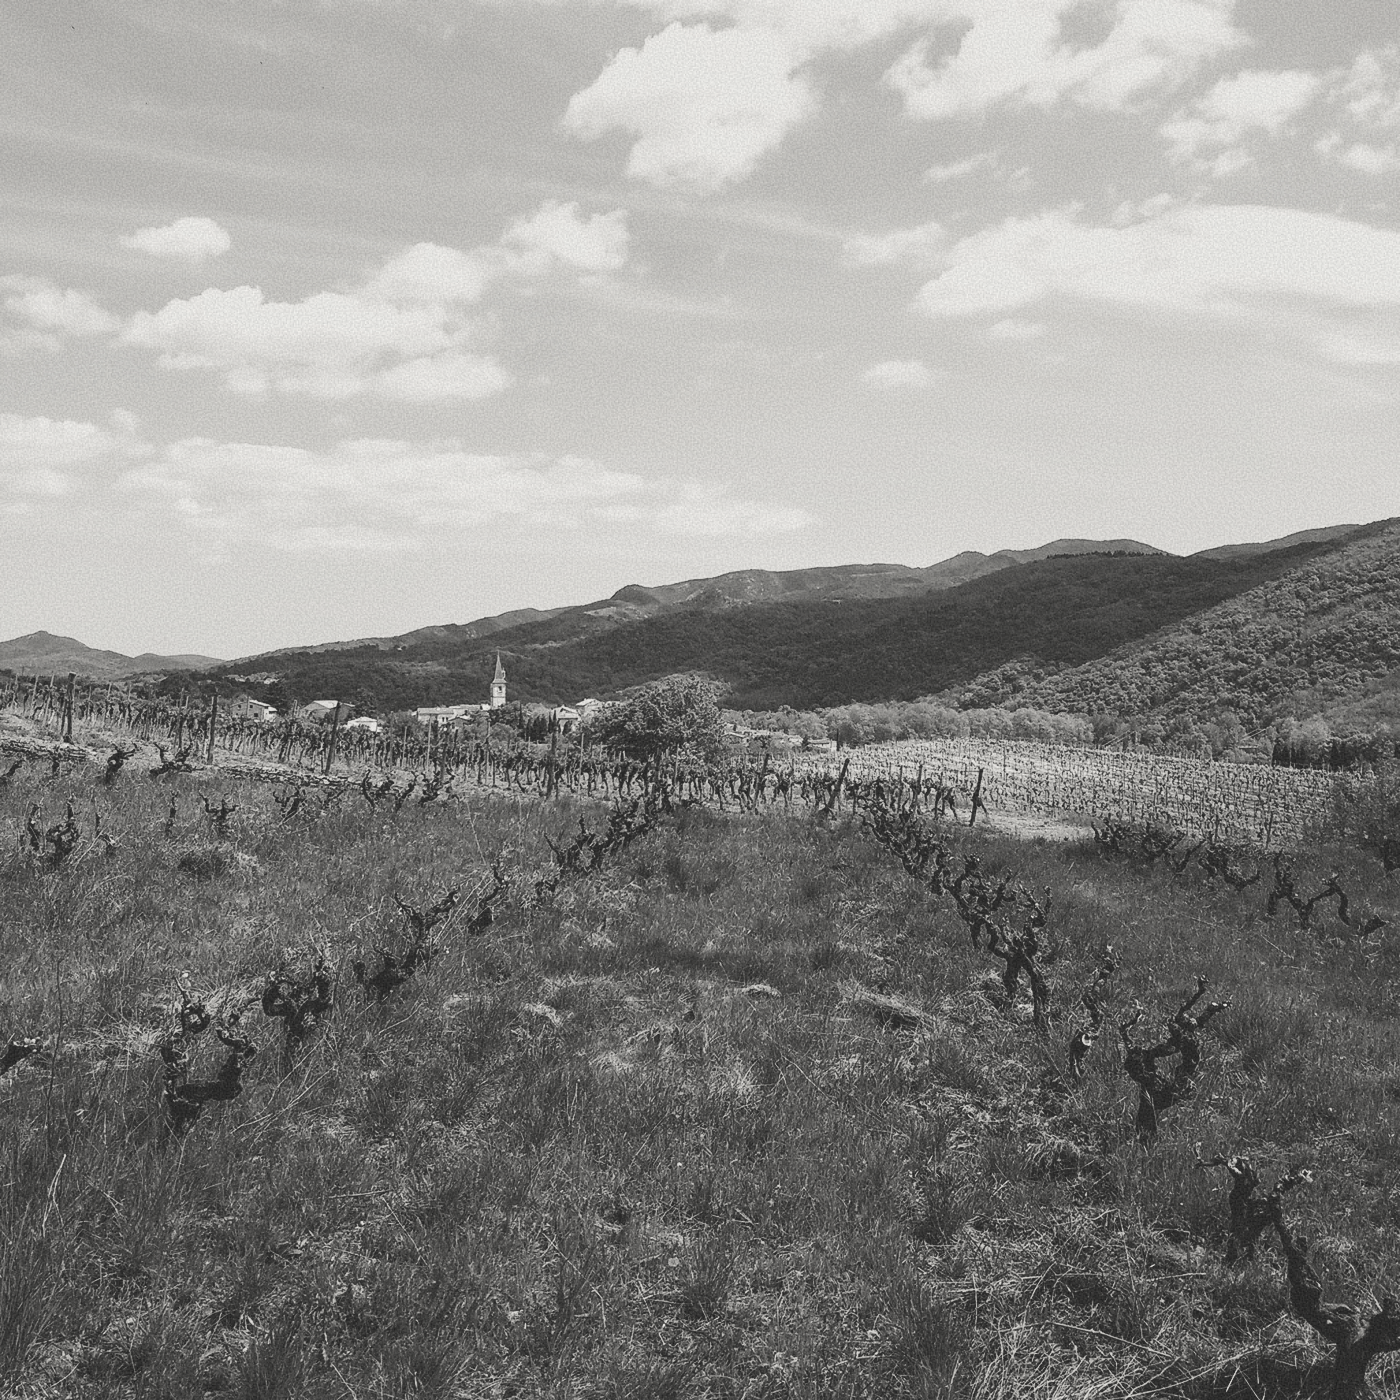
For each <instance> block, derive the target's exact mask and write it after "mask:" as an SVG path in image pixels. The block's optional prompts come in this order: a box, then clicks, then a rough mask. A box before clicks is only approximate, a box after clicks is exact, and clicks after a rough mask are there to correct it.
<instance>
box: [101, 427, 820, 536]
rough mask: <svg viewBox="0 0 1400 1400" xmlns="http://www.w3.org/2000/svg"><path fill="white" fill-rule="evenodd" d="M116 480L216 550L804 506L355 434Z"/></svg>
mask: <svg viewBox="0 0 1400 1400" xmlns="http://www.w3.org/2000/svg"><path fill="white" fill-rule="evenodd" d="M122 485H123V488H124V489H125V491H126V492H128V493H129V494H132V495H135V496H137V497H140V498H144V499H147V500H153V501H158V502H161V503H163V505H164V508H165V509H166V510H167V511H168V512H169V513H170V514H171V516H172V517H174V518H175V519H177V520H179V521H181V522H183V523H184V524H185V525H186V526H187V527H188V528H190V529H192V530H194V531H196V532H197V533H198V534H200V535H201V536H203V537H204V538H205V539H207V540H209V541H211V542H213V543H216V544H218V543H232V542H236V541H247V540H252V539H256V540H259V541H261V542H263V543H265V544H268V545H270V546H271V547H273V548H276V549H282V550H289V551H308V550H370V551H383V550H391V549H417V548H421V547H423V546H424V545H425V544H427V543H428V542H429V541H431V540H433V539H435V538H440V537H441V536H442V535H443V534H451V533H454V532H461V531H464V530H471V529H475V528H479V527H481V526H483V525H495V524H499V523H502V522H511V521H513V522H516V523H518V524H522V525H525V526H528V527H531V528H536V529H540V528H553V529H566V530H568V529H573V530H576V529H581V528H585V527H587V528H593V529H597V528H599V527H600V526H601V525H604V524H606V523H609V522H612V523H626V524H628V525H632V526H639V527H642V528H647V529H652V530H656V531H659V532H661V533H667V534H707V535H719V534H724V535H752V534H768V533H772V532H774V531H782V530H791V529H797V528H800V527H801V526H802V525H805V524H808V523H809V522H810V517H809V516H808V515H807V514H806V513H805V512H803V511H800V510H795V509H792V508H788V507H782V506H773V505H770V504H767V503H764V502H760V501H751V500H745V499H742V498H737V497H734V496H732V495H731V494H730V493H729V492H728V491H727V490H726V489H725V488H723V487H713V486H704V485H701V484H698V483H694V482H680V483H667V482H660V481H654V480H648V479H646V478H644V477H642V476H640V475H638V474H636V473H633V472H626V471H618V470H616V469H614V468H610V467H607V466H604V465H602V464H600V463H598V462H594V461H591V460H589V459H587V458H583V457H575V456H564V457H529V456H493V455H484V454H480V453H472V452H468V451H466V450H465V448H463V446H462V445H461V444H460V443H457V442H454V441H445V442H430V443H413V442H406V441H398V440H389V439H354V440H350V441H346V442H342V443H340V444H339V445H337V446H336V447H334V448H332V449H330V450H329V451H324V452H314V451H310V450H308V449H305V448H299V447H287V446H280V445H272V444H259V443H224V442H217V441H214V440H211V439H206V438H190V439H186V440H184V441H181V442H176V443H173V444H171V445H170V446H169V447H167V448H166V449H165V450H164V451H163V452H161V453H160V454H159V455H157V456H154V457H152V458H151V459H150V460H149V461H147V462H145V463H142V464H141V465H139V466H137V467H134V468H132V469H131V470H129V471H128V472H127V473H126V474H125V476H124V478H123V482H122Z"/></svg>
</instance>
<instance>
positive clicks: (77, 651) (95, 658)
mask: <svg viewBox="0 0 1400 1400" xmlns="http://www.w3.org/2000/svg"><path fill="white" fill-rule="evenodd" d="M224 664H225V663H224V662H223V660H222V659H221V658H219V657H216V656H202V655H200V654H198V653H193V652H191V653H183V654H179V655H174V656H162V655H159V654H157V653H155V652H150V651H145V652H141V653H140V654H139V655H137V656H127V655H126V654H125V653H124V652H120V651H106V650H104V649H102V648H100V647H90V646H88V645H87V644H86V643H84V642H80V641H78V639H77V638H76V637H64V636H60V635H58V634H57V633H54V632H45V631H43V630H42V629H41V630H40V631H38V632H26V633H25V634H24V635H23V636H22V637H11V638H10V639H9V640H8V641H4V642H0V667H4V668H5V669H6V670H9V671H16V672H18V671H23V672H26V673H27V672H31V671H32V672H35V673H36V674H37V673H42V672H45V671H48V672H51V673H55V674H67V673H68V672H69V671H74V672H77V673H79V674H81V675H88V676H93V677H95V678H96V679H98V680H120V679H122V678H124V677H126V676H136V675H146V674H151V673H154V672H157V671H202V670H207V669H209V668H210V667H213V666H222V665H224Z"/></svg>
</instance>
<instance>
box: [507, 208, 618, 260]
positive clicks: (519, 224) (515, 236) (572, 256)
mask: <svg viewBox="0 0 1400 1400" xmlns="http://www.w3.org/2000/svg"><path fill="white" fill-rule="evenodd" d="M501 242H502V244H504V245H505V246H506V247H507V248H510V249H514V250H517V251H518V252H519V254H520V255H521V257H522V258H524V259H526V260H527V263H526V265H528V266H539V267H540V270H541V271H547V270H548V269H549V267H550V266H551V264H553V263H555V262H557V263H561V264H563V265H564V266H565V267H571V268H577V269H578V270H579V271H581V272H615V271H617V269H618V268H620V267H621V266H622V265H623V264H624V263H625V262H626V261H627V251H628V242H629V235H628V231H627V214H626V211H624V210H622V209H614V210H613V212H612V213H611V214H594V215H593V217H592V218H590V219H584V218H582V217H581V216H580V215H579V208H578V205H577V203H572V204H561V203H559V202H558V201H556V200H548V201H546V202H545V203H544V204H543V205H542V206H541V207H540V209H539V210H538V211H537V212H536V213H535V214H533V215H532V216H531V217H530V218H528V219H518V220H517V221H516V222H515V223H513V224H512V225H511V226H510V227H509V228H508V229H507V230H506V231H505V233H504V234H503V235H502V237H501ZM541 259H542V260H543V263H542V264H541V262H540V260H541Z"/></svg>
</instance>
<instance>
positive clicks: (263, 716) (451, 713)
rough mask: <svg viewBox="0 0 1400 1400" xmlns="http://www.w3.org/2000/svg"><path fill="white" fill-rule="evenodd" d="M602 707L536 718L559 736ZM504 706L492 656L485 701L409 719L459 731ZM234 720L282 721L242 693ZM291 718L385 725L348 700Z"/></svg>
mask: <svg viewBox="0 0 1400 1400" xmlns="http://www.w3.org/2000/svg"><path fill="white" fill-rule="evenodd" d="M602 704H603V702H602V701H601V700H597V699H594V698H592V697H591V696H590V697H589V698H587V699H584V700H579V701H576V702H575V703H574V704H572V705H555V706H540V707H539V711H540V716H541V717H542V718H543V719H545V720H546V721H547V722H548V724H549V725H550V727H551V728H552V729H553V730H555V731H557V732H558V733H561V734H568V733H572V732H573V731H575V730H577V729H578V728H579V727H580V726H581V725H582V724H584V723H585V722H586V721H587V720H588V718H589V716H590V715H592V714H594V713H595V712H596V711H597V710H598V709H599V708H600V707H601V705H602ZM505 706H506V669H505V665H504V663H503V662H502V661H501V655H500V653H499V652H497V653H496V669H495V673H494V674H493V675H492V677H491V686H490V696H489V699H487V700H484V701H481V702H479V703H472V702H464V703H462V704H455V705H423V706H420V707H419V708H417V709H415V710H413V711H412V712H411V713H412V716H413V718H414V719H415V720H416V721H417V722H418V723H419V724H421V725H424V726H425V727H428V728H435V729H437V730H439V731H442V730H446V729H450V728H460V727H461V726H463V725H465V724H467V723H468V722H469V721H471V720H473V719H475V718H477V717H478V716H480V715H484V714H490V713H491V712H492V711H494V710H502V709H504V708H505ZM228 713H229V714H230V715H232V716H233V717H234V718H235V719H244V720H252V721H253V722H254V723H257V724H273V723H275V722H276V721H278V720H279V719H282V718H284V716H283V715H282V714H280V713H279V711H278V710H277V707H276V706H275V705H272V704H270V703H269V702H267V701H265V700H258V699H256V698H255V697H254V696H252V695H249V694H248V693H247V692H246V691H244V692H242V693H240V694H239V695H237V696H236V697H235V698H234V699H233V700H232V701H231V702H230V703H229V706H228ZM295 717H296V718H298V719H302V720H307V721H310V722H311V723H313V724H330V725H335V726H336V727H338V728H340V729H345V730H364V731H365V732H367V733H370V734H378V733H381V732H382V731H383V728H384V723H385V721H384V720H383V719H381V718H380V717H378V716H375V715H357V714H356V713H355V706H354V705H352V704H351V703H350V702H349V701H348V700H311V701H308V702H307V703H306V704H304V705H300V706H298V707H297V709H296V711H295Z"/></svg>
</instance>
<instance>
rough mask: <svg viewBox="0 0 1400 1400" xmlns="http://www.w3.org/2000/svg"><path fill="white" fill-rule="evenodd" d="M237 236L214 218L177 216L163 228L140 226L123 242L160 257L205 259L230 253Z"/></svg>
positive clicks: (142, 251)
mask: <svg viewBox="0 0 1400 1400" xmlns="http://www.w3.org/2000/svg"><path fill="white" fill-rule="evenodd" d="M232 245H233V240H232V239H231V238H230V237H229V236H228V232H227V230H226V229H223V228H221V227H220V226H219V225H218V224H216V223H215V222H214V220H213V219H205V218H195V217H190V218H184V219H176V220H175V222H174V223H173V224H165V225H163V226H162V227H160V228H139V229H137V230H136V232H135V233H133V234H131V235H129V236H128V237H126V238H123V239H122V246H123V247H125V248H135V249H136V250H137V251H138V252H141V253H150V254H151V256H152V257H156V258H179V259H181V260H183V261H184V262H191V263H201V262H203V261H204V260H205V259H206V258H217V257H218V256H219V255H220V254H222V253H227V252H228V250H229V248H230V247H232Z"/></svg>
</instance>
